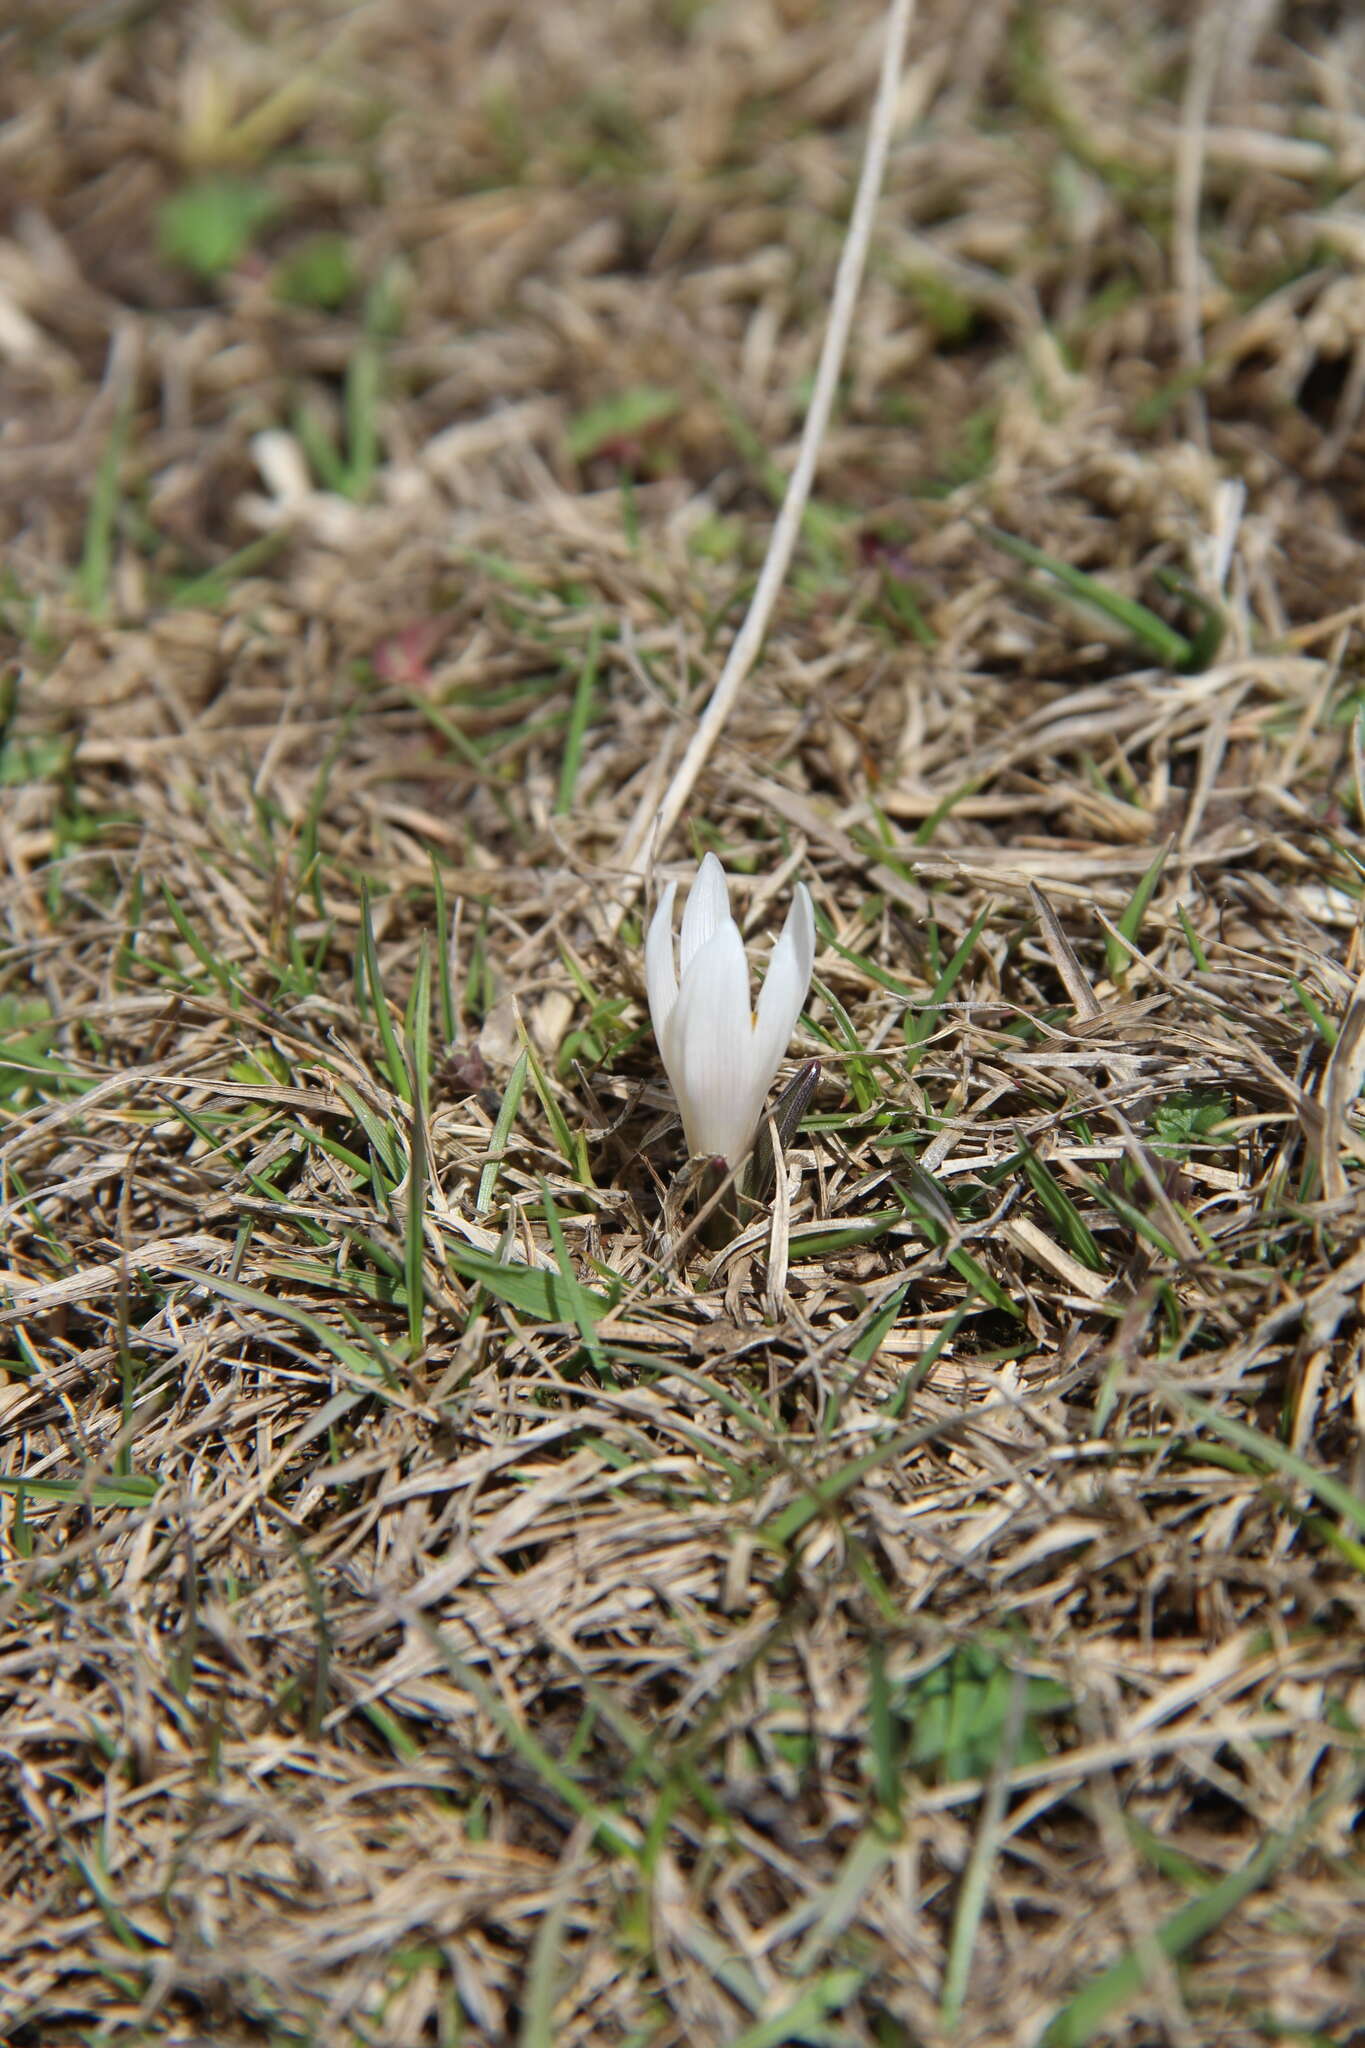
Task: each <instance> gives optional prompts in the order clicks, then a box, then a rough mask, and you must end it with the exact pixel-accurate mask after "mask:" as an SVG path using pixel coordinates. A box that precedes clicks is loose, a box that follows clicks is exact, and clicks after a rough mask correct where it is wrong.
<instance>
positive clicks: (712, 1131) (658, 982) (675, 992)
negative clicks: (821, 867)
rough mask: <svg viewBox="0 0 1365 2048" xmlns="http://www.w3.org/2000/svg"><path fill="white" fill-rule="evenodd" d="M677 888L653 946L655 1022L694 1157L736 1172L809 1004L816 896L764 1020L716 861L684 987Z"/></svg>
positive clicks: (667, 900)
mask: <svg viewBox="0 0 1365 2048" xmlns="http://www.w3.org/2000/svg"><path fill="white" fill-rule="evenodd" d="M677 887H678V885H677V883H676V882H670V883H669V884H668V887H667V888H666V889H665V890H664V893H663V895H662V896H661V897H660V899H659V907H658V909H657V910H656V911H655V913H654V916H653V919H652V921H651V923H650V927H649V935H648V937H647V938H646V940H645V986H646V988H647V990H648V991H649V1014H650V1017H651V1019H652V1021H653V1024H654V1036H655V1037H656V1038H657V1039H658V1041H659V1051H660V1052H661V1053H662V1054H663V1062H664V1068H665V1071H666V1072H667V1074H668V1078H669V1080H670V1081H671V1082H672V1084H673V1093H674V1094H675V1095H676V1096H677V1098H678V1108H679V1109H680V1110H681V1111H682V1120H683V1132H684V1135H685V1136H686V1139H687V1149H688V1153H689V1154H690V1156H691V1157H693V1158H697V1157H698V1156H705V1157H707V1158H711V1159H715V1158H722V1159H724V1160H725V1161H726V1162H727V1164H729V1165H730V1166H735V1165H737V1164H738V1162H739V1161H740V1159H742V1158H743V1156H744V1154H745V1152H747V1150H748V1149H749V1144H750V1141H751V1140H752V1138H753V1135H754V1131H755V1129H756V1128H757V1125H758V1120H759V1117H760V1116H761V1115H762V1113H763V1103H764V1100H765V1098H766V1096H767V1093H768V1090H769V1088H770V1087H771V1086H772V1080H773V1076H774V1074H775V1073H776V1072H777V1069H778V1064H779V1062H780V1061H781V1058H782V1055H783V1053H784V1052H785V1051H786V1049H787V1040H788V1039H789V1038H790V1037H791V1035H792V1030H793V1028H794V1026H795V1024H796V1020H797V1018H798V1017H799V1016H800V1014H801V1005H802V1004H803V1003H804V1002H805V1000H806V991H807V989H809V987H810V977H811V969H812V967H813V966H814V964H815V913H814V912H813V910H812V909H811V901H810V891H809V890H808V889H807V888H806V886H805V883H804V882H798V883H797V885H796V894H795V895H794V896H793V898H792V907H791V909H790V910H789V911H788V913H787V922H786V924H785V925H784V926H783V927H782V936H781V938H780V939H779V940H778V942H777V944H776V945H775V946H774V948H773V956H772V959H771V960H770V961H769V963H768V973H767V978H766V979H765V981H764V983H763V992H762V994H761V995H760V996H759V999H758V1010H757V1012H755V1011H754V1010H752V1009H751V1008H750V1004H749V965H748V962H747V960H746V959H745V957H744V941H743V940H742V939H741V937H740V935H739V926H738V925H737V924H736V923H735V921H734V919H733V918H732V917H731V915H730V897H729V892H728V890H727V888H726V885H725V870H724V868H723V867H722V866H721V864H720V862H719V861H718V860H717V859H716V856H715V855H714V853H708V854H707V856H706V858H705V860H703V862H702V864H701V868H700V870H699V871H698V874H697V879H696V881H695V882H694V883H693V884H692V888H691V890H690V892H689V894H688V898H687V908H686V909H685V910H684V912H683V921H682V948H681V959H680V965H681V974H682V979H681V982H680V981H679V978H678V975H679V969H678V968H677V967H675V965H674V960H673V898H674V896H675V894H676V893H677Z"/></svg>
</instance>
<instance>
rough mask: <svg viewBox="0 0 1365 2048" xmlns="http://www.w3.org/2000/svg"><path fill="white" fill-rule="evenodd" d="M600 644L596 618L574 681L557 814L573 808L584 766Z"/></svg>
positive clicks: (599, 628)
mask: <svg viewBox="0 0 1365 2048" xmlns="http://www.w3.org/2000/svg"><path fill="white" fill-rule="evenodd" d="M601 648H602V627H601V624H600V622H599V621H598V620H597V619H594V620H593V622H592V630H591V631H590V633H589V635H588V649H587V653H586V654H585V655H584V657H583V666H582V668H581V669H580V670H579V671H578V681H577V683H576V684H575V685H574V693H573V704H572V706H571V708H570V711H569V724H568V729H567V731H566V732H565V734H564V752H563V754H562V756H561V757H560V763H559V791H558V794H557V795H556V797H555V816H556V817H558V818H563V817H567V816H568V814H569V812H570V811H572V809H573V803H574V791H575V789H576V788H577V786H578V776H579V771H580V769H581V768H582V766H583V742H584V740H585V739H586V738H587V734H588V722H589V720H590V719H591V717H592V703H593V696H594V694H595V692H596V689H597V669H598V662H599V657H600V654H601Z"/></svg>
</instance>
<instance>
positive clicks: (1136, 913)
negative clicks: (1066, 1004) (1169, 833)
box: [1104, 839, 1171, 982]
mask: <svg viewBox="0 0 1365 2048" xmlns="http://www.w3.org/2000/svg"><path fill="white" fill-rule="evenodd" d="M1170 850H1171V842H1170V840H1169V839H1168V840H1167V841H1166V844H1165V845H1164V846H1163V847H1162V848H1161V849H1160V851H1159V852H1158V854H1157V856H1156V859H1155V860H1154V861H1153V862H1152V864H1151V866H1150V867H1149V868H1148V869H1147V870H1146V872H1145V873H1144V874H1143V876H1142V879H1141V881H1140V882H1139V883H1138V885H1137V887H1136V889H1134V891H1133V893H1132V896H1131V897H1130V898H1129V900H1128V903H1127V905H1126V907H1125V909H1124V912H1123V915H1122V917H1121V918H1120V919H1119V921H1118V931H1119V934H1120V938H1122V939H1127V941H1128V946H1131V948H1132V949H1133V952H1136V951H1137V936H1138V933H1139V932H1140V931H1141V929H1142V920H1143V918H1144V917H1145V916H1146V915H1147V906H1148V904H1149V903H1150V902H1151V900H1152V897H1153V895H1154V893H1155V891H1156V885H1157V883H1158V882H1159V881H1160V879H1161V870H1162V869H1163V868H1164V867H1165V865H1166V856H1167V854H1168V853H1169V852H1170ZM1128 946H1124V945H1122V944H1121V943H1120V939H1117V938H1115V937H1114V935H1113V933H1112V932H1110V933H1107V934H1106V935H1105V941H1104V964H1105V967H1106V969H1107V970H1108V974H1109V979H1110V980H1111V981H1113V982H1118V981H1121V980H1122V979H1123V976H1124V974H1125V973H1126V972H1127V968H1128V962H1129V959H1130V957H1131V956H1130V954H1129V951H1128Z"/></svg>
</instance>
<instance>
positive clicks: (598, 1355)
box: [540, 1174, 607, 1378]
mask: <svg viewBox="0 0 1365 2048" xmlns="http://www.w3.org/2000/svg"><path fill="white" fill-rule="evenodd" d="M540 1197H541V1200H542V1201H543V1202H544V1204H545V1223H546V1228H547V1229H548V1230H549V1233H550V1242H551V1244H552V1245H553V1246H554V1252H555V1258H556V1260H557V1261H558V1264H559V1272H560V1278H561V1279H562V1280H563V1283H564V1295H565V1298H566V1299H567V1301H568V1303H569V1307H570V1312H571V1314H572V1316H573V1319H574V1321H575V1322H576V1323H577V1325H578V1334H579V1336H580V1337H581V1338H582V1339H583V1348H584V1350H585V1351H586V1352H587V1354H588V1356H589V1358H591V1360H592V1363H593V1370H594V1371H595V1372H596V1373H597V1374H598V1375H599V1376H600V1377H602V1378H605V1377H606V1376H607V1361H606V1358H605V1355H604V1354H603V1350H602V1341H601V1339H600V1337H599V1336H598V1334H597V1320H598V1317H599V1316H600V1314H601V1310H600V1309H599V1308H598V1307H597V1306H596V1303H595V1300H594V1298H593V1297H592V1296H591V1295H590V1294H589V1292H588V1290H587V1288H586V1287H584V1285H583V1283H582V1281H581V1280H580V1279H579V1277H578V1274H577V1272H576V1271H575V1270H574V1262H573V1258H572V1256H571V1255H570V1252H569V1246H568V1242H567V1240H566V1239H565V1236H564V1226H563V1224H562V1223H561V1222H560V1220H559V1210H558V1208H557V1206H556V1204H555V1198H554V1196H553V1195H552V1194H551V1193H550V1183H549V1182H548V1181H547V1180H546V1179H545V1177H544V1175H543V1174H542V1176H541V1181H540Z"/></svg>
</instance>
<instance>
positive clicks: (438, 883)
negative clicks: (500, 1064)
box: [431, 853, 455, 1047]
mask: <svg viewBox="0 0 1365 2048" xmlns="http://www.w3.org/2000/svg"><path fill="white" fill-rule="evenodd" d="M431 893H432V897H433V901H434V908H433V911H432V915H433V916H434V918H435V920H436V994H437V999H438V1001H439V1002H440V1005H441V1043H442V1045H443V1046H446V1047H449V1046H452V1045H454V1043H455V988H454V984H453V983H452V981H451V978H450V912H449V910H448V909H447V907H446V885H445V877H444V876H443V875H442V873H441V864H440V862H439V861H438V860H437V858H436V855H435V853H433V854H432V856H431Z"/></svg>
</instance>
